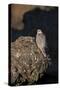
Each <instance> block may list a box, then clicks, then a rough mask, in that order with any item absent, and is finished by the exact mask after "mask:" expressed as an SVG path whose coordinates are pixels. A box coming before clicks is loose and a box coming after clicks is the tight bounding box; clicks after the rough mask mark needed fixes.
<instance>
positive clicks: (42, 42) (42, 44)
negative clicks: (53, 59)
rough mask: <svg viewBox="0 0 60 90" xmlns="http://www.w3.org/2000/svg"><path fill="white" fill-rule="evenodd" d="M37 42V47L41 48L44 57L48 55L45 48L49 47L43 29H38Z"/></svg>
mask: <svg viewBox="0 0 60 90" xmlns="http://www.w3.org/2000/svg"><path fill="white" fill-rule="evenodd" d="M36 44H37V47H38V48H39V49H40V50H41V52H42V54H43V55H44V57H47V54H46V51H45V49H46V48H47V43H46V37H45V35H44V33H43V32H42V30H41V29H38V30H37V35H36Z"/></svg>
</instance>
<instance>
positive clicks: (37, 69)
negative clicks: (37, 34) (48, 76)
mask: <svg viewBox="0 0 60 90" xmlns="http://www.w3.org/2000/svg"><path fill="white" fill-rule="evenodd" d="M34 39H35V38H34V37H30V36H25V37H24V36H21V37H19V38H18V39H16V41H15V42H12V43H11V85H12V84H14V85H22V84H23V83H25V82H26V81H27V84H33V83H34V82H37V81H38V79H39V78H41V77H42V75H43V74H44V72H45V71H46V69H47V67H48V60H47V58H45V57H44V56H43V54H42V53H41V51H40V50H39V49H38V47H37V45H36V43H35V40H34Z"/></svg>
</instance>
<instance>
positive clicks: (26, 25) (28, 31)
mask: <svg viewBox="0 0 60 90" xmlns="http://www.w3.org/2000/svg"><path fill="white" fill-rule="evenodd" d="M39 28H40V29H42V31H43V32H44V34H45V36H46V40H47V45H48V48H49V54H50V57H51V63H52V64H51V65H50V66H49V67H48V69H47V72H46V73H45V75H44V76H43V77H42V78H41V80H38V82H37V84H49V83H57V82H58V7H51V6H37V5H22V4H21V5H20V4H11V5H9V31H10V32H9V37H10V41H11V42H14V41H15V40H16V39H17V38H18V37H20V36H32V37H35V36H36V32H37V29H39Z"/></svg>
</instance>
